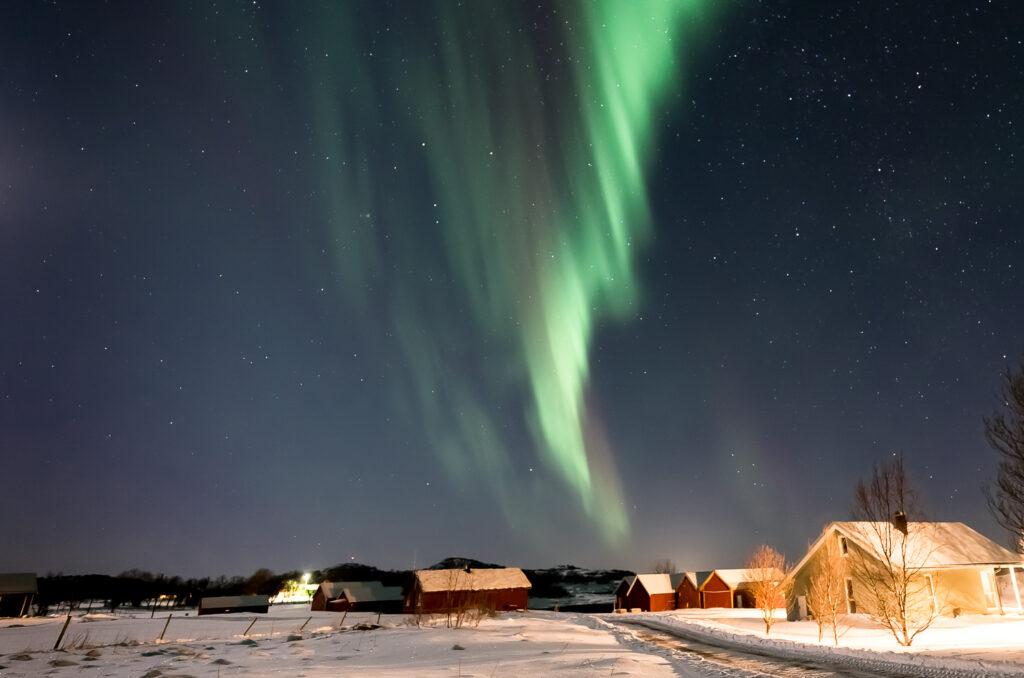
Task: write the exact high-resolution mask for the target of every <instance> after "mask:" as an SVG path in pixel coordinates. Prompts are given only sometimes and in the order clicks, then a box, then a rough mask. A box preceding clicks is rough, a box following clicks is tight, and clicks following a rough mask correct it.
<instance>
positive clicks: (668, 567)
mask: <svg viewBox="0 0 1024 678" xmlns="http://www.w3.org/2000/svg"><path fill="white" fill-rule="evenodd" d="M675 571H676V564H675V563H673V562H672V561H671V560H669V559H668V558H663V559H661V560H659V561H657V562H655V563H654V564H653V565H651V572H653V573H655V574H672V573H673V572H675Z"/></svg>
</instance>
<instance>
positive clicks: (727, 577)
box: [715, 567, 785, 591]
mask: <svg viewBox="0 0 1024 678" xmlns="http://www.w3.org/2000/svg"><path fill="white" fill-rule="evenodd" d="M715 574H717V575H718V577H719V579H721V580H722V581H724V582H725V585H726V586H728V587H729V588H730V589H732V590H734V591H735V590H736V589H738V588H740V587H742V586H743V585H745V584H749V583H750V582H754V581H759V580H762V579H764V578H767V579H769V580H770V581H782V580H783V579H784V578H785V575H784V574H783V573H782V570H780V569H778V568H777V567H772V568H767V569H766V570H765V571H762V570H757V569H753V570H752V569H747V568H740V569H735V570H715Z"/></svg>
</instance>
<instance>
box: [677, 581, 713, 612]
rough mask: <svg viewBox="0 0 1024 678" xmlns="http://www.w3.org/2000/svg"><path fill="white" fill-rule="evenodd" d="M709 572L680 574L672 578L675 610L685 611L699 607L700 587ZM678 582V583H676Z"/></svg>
mask: <svg viewBox="0 0 1024 678" xmlns="http://www.w3.org/2000/svg"><path fill="white" fill-rule="evenodd" d="M702 574H703V575H704V578H705V579H706V578H707V576H708V575H710V574H711V573H710V572H680V573H679V574H678V575H672V576H673V583H675V589H676V609H678V610H685V609H689V608H699V607H700V585H701V584H703V583H704V581H703V580H702V579H701V575H702ZM676 582H678V583H676Z"/></svg>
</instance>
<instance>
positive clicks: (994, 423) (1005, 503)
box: [985, 365, 1024, 551]
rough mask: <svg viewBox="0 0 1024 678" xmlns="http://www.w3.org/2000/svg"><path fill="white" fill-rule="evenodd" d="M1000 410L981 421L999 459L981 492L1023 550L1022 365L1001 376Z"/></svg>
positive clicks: (1023, 368)
mask: <svg viewBox="0 0 1024 678" xmlns="http://www.w3.org/2000/svg"><path fill="white" fill-rule="evenodd" d="M1000 397H1001V400H1002V407H1001V408H1000V409H999V410H998V411H996V413H995V414H993V415H992V416H991V417H985V439H986V440H987V441H988V444H989V445H990V446H991V447H992V449H993V450H995V451H996V453H997V454H998V455H999V466H998V467H997V470H996V479H995V482H994V483H993V484H992V486H991V487H990V488H988V489H987V490H986V492H985V496H986V498H987V499H988V507H989V510H990V511H991V512H992V515H993V516H995V519H996V520H997V521H998V522H999V524H1000V525H1002V526H1003V527H1004V528H1006V530H1007V531H1008V532H1009V533H1010V536H1011V538H1012V542H1013V550H1014V551H1020V550H1021V549H1024V365H1022V366H1021V367H1020V369H1019V370H1018V371H1016V372H1015V371H1013V370H1010V371H1008V372H1007V373H1006V374H1005V375H1004V384H1003V389H1002V392H1001V393H1000Z"/></svg>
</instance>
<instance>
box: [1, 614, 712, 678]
mask: <svg viewBox="0 0 1024 678" xmlns="http://www.w3.org/2000/svg"><path fill="white" fill-rule="evenodd" d="M271 609H272V612H271V613H270V614H268V615H211V616H205V617H195V616H190V617H183V618H181V619H179V618H178V617H177V616H175V617H174V618H173V619H172V620H171V624H170V627H169V628H168V631H167V636H166V638H168V639H170V640H169V641H166V640H165V642H162V643H156V642H155V639H156V637H157V636H158V635H159V634H160V631H161V630H162V628H163V625H164V623H165V622H166V616H165V618H164V619H160V618H156V619H149V618H148V614H146V615H143V616H142V617H141V618H121V617H118V618H110V616H109V615H101V616H100V617H98V618H97V617H95V616H94V617H93V619H92V620H91V621H90V620H87V619H83V618H77V619H75V620H74V622H73V623H72V624H71V626H70V628H69V630H68V633H67V636H66V640H65V648H67V649H65V650H64V651H59V652H53V651H48V649H49V648H52V647H53V643H54V641H55V640H56V637H57V635H58V634H59V633H60V627H61V624H62V623H63V620H62V619H41V620H34V619H32V620H5V621H3V622H0V667H3V668H0V676H5V677H6V676H12V677H13V676H38V675H43V674H44V673H45V674H48V673H50V672H53V675H66V676H78V675H85V676H117V677H122V676H124V677H127V676H131V677H132V678H138V677H139V676H144V677H146V678H157V677H158V676H161V677H164V678H171V677H172V676H178V677H179V678H181V677H183V676H196V677H197V678H198V677H200V676H309V677H317V676H337V675H352V676H372V677H380V676H494V677H496V678H497V677H499V676H589V675H604V676H607V675H617V676H655V677H658V676H677V675H679V673H677V672H676V670H675V669H674V668H673V664H672V662H670V661H669V660H668V659H666V658H665V657H663V656H660V655H659V654H650V653H648V652H644V651H641V650H638V649H635V648H631V647H627V646H624V645H622V644H620V643H619V641H618V640H617V639H616V635H615V634H614V633H612V632H611V631H609V630H608V629H605V628H590V627H588V626H586V625H583V624H582V623H580V622H579V621H578V620H579V619H580V617H577V616H575V615H556V614H553V613H543V612H531V613H526V614H514V613H513V614H506V615H502V616H501V617H499V618H497V619H487V620H484V621H483V622H482V623H481V624H480V626H479V627H478V628H465V629H456V630H453V629H446V628H444V627H443V622H442V624H441V626H440V627H437V626H432V627H417V626H415V625H414V624H413V623H412V620H411V619H409V618H406V617H404V616H401V615H384V616H383V617H382V618H381V628H378V629H370V630H357V628H354V627H356V626H357V625H360V624H371V625H372V624H374V623H375V622H376V621H377V615H375V614H349V615H348V617H347V618H346V619H345V628H344V629H339V628H338V624H339V622H340V621H341V615H340V614H338V613H333V612H330V613H325V612H314V613H311V612H309V611H308V609H306V608H304V607H298V606H277V607H274V608H271ZM310 615H312V616H313V619H312V621H310V622H309V624H308V625H307V626H306V628H305V629H304V630H303V632H302V633H301V634H299V633H298V628H299V626H300V625H301V624H302V623H303V622H305V621H306V618H307V617H309V616H310ZM254 617H259V618H260V620H259V621H258V622H257V623H256V625H255V626H253V628H252V630H251V631H250V632H249V636H248V637H246V638H243V636H242V634H243V632H244V631H245V628H246V626H248V625H249V623H250V622H251V621H252V619H253V618H254ZM17 624H25V626H17ZM299 635H301V639H297V638H298V636H299ZM110 643H118V644H115V645H110ZM139 643H141V644H139ZM94 646H100V647H94ZM687 675H689V674H687ZM694 675H700V674H694Z"/></svg>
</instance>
